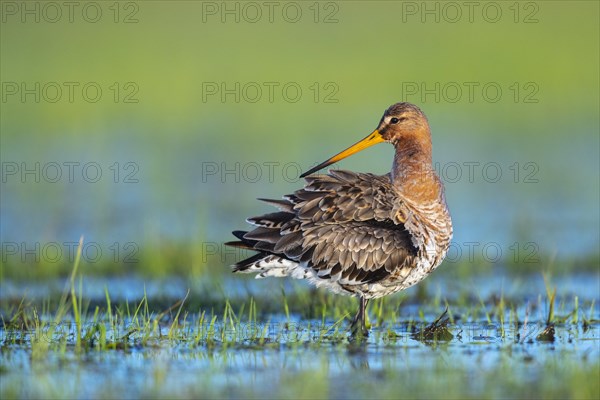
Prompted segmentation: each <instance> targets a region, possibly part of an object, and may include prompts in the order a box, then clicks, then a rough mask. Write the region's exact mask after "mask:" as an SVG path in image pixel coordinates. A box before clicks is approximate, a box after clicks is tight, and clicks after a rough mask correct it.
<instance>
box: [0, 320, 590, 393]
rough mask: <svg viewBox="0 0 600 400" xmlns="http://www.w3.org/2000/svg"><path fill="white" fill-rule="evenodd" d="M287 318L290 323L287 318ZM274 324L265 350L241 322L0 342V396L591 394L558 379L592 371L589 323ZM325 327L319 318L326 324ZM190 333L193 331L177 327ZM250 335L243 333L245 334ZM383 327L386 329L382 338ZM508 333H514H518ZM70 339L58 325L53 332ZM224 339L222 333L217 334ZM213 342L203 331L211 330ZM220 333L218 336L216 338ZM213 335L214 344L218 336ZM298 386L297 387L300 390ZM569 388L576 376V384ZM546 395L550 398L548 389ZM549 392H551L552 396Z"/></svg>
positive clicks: (586, 375)
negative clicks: (426, 327)
mask: <svg viewBox="0 0 600 400" xmlns="http://www.w3.org/2000/svg"><path fill="white" fill-rule="evenodd" d="M292 319H293V320H294V319H296V318H295V317H293V316H292ZM284 321H285V320H284V319H276V318H274V319H273V320H272V321H271V324H272V326H271V328H269V329H267V330H266V332H267V335H266V337H264V338H266V340H265V342H264V343H262V342H259V341H258V340H249V337H248V336H245V334H243V333H241V332H240V331H241V330H243V328H244V326H243V324H242V325H238V326H237V332H236V331H235V330H233V329H224V330H221V329H217V330H216V331H215V332H216V334H215V337H217V338H216V339H214V337H213V338H211V339H210V340H209V338H208V337H206V336H205V337H203V336H202V335H199V339H198V340H189V339H182V340H181V341H177V340H170V339H167V338H166V335H167V333H168V327H166V326H163V327H161V334H162V335H163V338H162V339H159V338H158V337H159V336H160V335H155V338H154V339H152V340H150V341H148V342H146V343H145V344H144V345H141V344H140V343H141V342H140V339H139V338H136V337H135V334H134V335H132V336H130V344H129V346H128V347H127V348H124V349H121V350H108V351H96V350H93V349H92V350H89V351H84V352H77V351H75V349H74V347H73V341H72V339H71V340H67V343H70V344H67V347H66V349H65V350H63V351H60V350H53V351H50V352H49V353H47V354H46V355H45V356H44V358H43V359H39V360H36V359H35V358H32V357H31V348H30V345H31V340H32V339H33V336H30V337H28V338H27V339H26V341H25V342H24V343H23V344H19V345H14V344H9V343H10V341H11V340H10V338H9V335H7V331H6V330H0V335H1V336H0V337H1V339H2V353H1V355H0V357H1V361H2V363H1V364H2V370H1V372H0V373H1V375H0V376H1V377H2V391H1V392H2V397H3V398H9V397H13V396H14V397H28V398H40V397H69V398H70V397H78V398H97V397H103V398H114V397H120V398H123V397H124V398H128V397H140V396H141V397H148V396H150V397H154V396H169V397H190V396H199V397H205V398H208V397H245V398H248V397H251V398H258V397H261V398H262V397H266V398H274V397H297V396H300V397H311V396H317V397H323V396H327V397H332V398H358V397H372V396H374V395H375V396H376V397H380V398H398V397H401V398H404V397H415V396H417V395H419V396H424V397H448V396H450V397H452V396H453V395H455V396H456V395H461V396H467V397H502V396H515V395H522V396H523V395H527V393H529V392H531V393H538V394H540V393H545V392H547V393H549V394H552V393H554V394H560V393H571V394H573V393H575V394H577V393H578V394H583V395H586V394H587V395H592V396H593V395H594V394H597V393H598V385H597V383H596V384H594V383H593V382H592V383H590V382H587V383H586V385H587V387H584V386H582V387H579V388H578V389H574V388H573V387H572V384H579V383H576V382H570V381H569V380H568V379H575V380H580V379H582V377H583V378H585V379H589V377H590V376H592V377H593V376H594V375H593V374H594V373H596V374H597V372H598V364H599V362H598V359H599V357H600V325H598V324H597V323H596V324H593V325H591V326H589V327H587V328H586V329H583V328H582V327H581V325H570V324H567V325H558V326H557V327H556V337H555V340H554V341H553V342H547V341H541V340H537V339H536V336H537V334H538V333H539V331H540V329H543V326H542V324H540V323H535V322H533V323H531V322H530V323H529V324H528V325H526V326H522V325H521V326H520V327H519V328H518V329H516V330H515V329H513V327H511V326H509V325H508V324H506V325H504V330H503V331H502V329H500V327H501V326H500V325H499V324H488V323H484V322H478V323H470V324H459V323H457V324H454V325H450V326H449V330H450V332H451V333H452V334H453V336H454V338H453V339H451V340H449V341H439V342H433V341H432V342H423V341H419V340H417V339H415V338H414V337H413V336H412V335H411V334H410V332H409V331H408V330H407V327H406V325H397V326H389V327H387V328H386V329H373V330H372V331H371V335H370V337H369V339H368V341H367V342H365V343H349V342H348V340H347V334H346V333H345V332H338V333H333V332H332V331H329V332H328V333H325V334H324V335H323V333H324V332H325V330H322V329H320V328H321V327H322V326H321V322H320V321H304V322H300V321H298V322H297V323H293V322H292V323H291V324H287V323H286V322H284ZM333 324H334V322H333V321H327V324H326V325H328V326H332V325H333ZM185 332H187V337H188V338H193V337H196V336H198V332H199V331H198V329H197V327H196V328H194V327H190V328H188V329H186V330H185ZM248 332H249V331H248ZM390 332H394V334H395V335H393V338H392V337H391V335H390ZM517 333H518V334H520V335H519V336H517ZM65 334H66V336H67V337H69V330H68V329H63V330H62V331H61V335H65ZM222 335H224V336H222ZM210 336H211V337H212V335H210ZM219 338H221V339H219ZM222 338H225V340H224V341H223V340H222ZM299 379H302V382H303V383H300V381H299ZM577 382H579V381H577ZM553 391H554V392H553ZM558 397H560V396H558Z"/></svg>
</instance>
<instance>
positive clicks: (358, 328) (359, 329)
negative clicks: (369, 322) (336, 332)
mask: <svg viewBox="0 0 600 400" xmlns="http://www.w3.org/2000/svg"><path fill="white" fill-rule="evenodd" d="M368 303H369V300H368V299H365V298H364V297H363V296H360V306H359V307H358V312H357V313H356V316H355V317H354V320H353V321H352V325H350V329H351V331H352V336H360V337H367V336H369V330H368V329H367V327H366V325H365V316H366V312H367V304H368Z"/></svg>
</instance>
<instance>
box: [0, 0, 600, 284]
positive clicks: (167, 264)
mask: <svg viewBox="0 0 600 400" xmlns="http://www.w3.org/2000/svg"><path fill="white" fill-rule="evenodd" d="M24 4H25V3H22V2H5V1H3V2H2V25H1V32H0V33H1V35H0V45H1V50H0V56H1V57H0V59H1V61H0V75H1V81H2V102H1V103H0V106H1V110H0V117H1V119H0V129H1V150H0V155H1V159H2V174H3V175H2V182H1V185H2V190H1V194H0V213H1V225H0V233H1V235H2V246H3V247H2V261H1V265H0V267H1V268H0V272H1V273H0V276H1V278H2V279H3V280H7V279H9V280H12V279H28V280H29V279H42V278H47V277H53V276H56V275H58V274H61V273H64V272H65V271H68V270H69V268H70V265H71V264H72V262H71V259H70V257H69V256H68V249H69V248H70V247H69V246H71V245H70V243H73V242H77V241H78V240H79V237H80V236H81V235H84V237H85V241H86V243H94V244H95V245H94V247H90V249H89V251H90V253H89V254H87V258H86V255H85V254H84V261H85V262H84V264H83V265H84V270H83V271H84V273H86V274H100V275H102V274H114V273H120V274H129V273H135V274H146V275H150V276H155V275H165V274H178V275H182V276H186V277H190V276H191V277H197V276H201V275H202V274H205V273H216V274H219V273H221V272H225V273H227V272H228V270H227V269H226V268H224V267H223V266H224V265H227V264H230V263H232V262H234V261H235V260H236V259H238V258H240V257H243V256H244V255H246V254H239V253H236V252H231V251H229V250H225V249H224V248H223V247H222V244H221V243H222V242H224V241H227V240H229V239H230V236H229V232H230V231H231V230H233V229H240V228H244V227H245V223H244V219H245V218H246V217H247V216H250V215H255V214H259V213H262V212H265V211H267V210H268V207H267V206H265V205H262V204H260V203H258V202H256V201H255V200H254V199H255V198H257V197H273V198H278V197H279V196H281V195H282V194H285V193H289V192H291V191H293V190H295V189H297V188H299V187H301V186H302V182H301V181H300V180H299V179H298V174H299V172H300V170H306V169H308V168H309V167H311V166H312V165H314V164H315V163H317V162H320V161H322V160H324V159H325V158H326V157H329V156H331V155H333V154H334V153H335V152H337V151H339V150H341V149H343V148H345V147H346V146H348V145H350V144H352V143H354V142H355V141H357V140H358V139H360V138H362V137H364V136H365V135H366V134H367V133H369V132H370V131H371V130H372V129H373V128H374V127H375V125H376V124H377V122H378V121H379V118H380V116H381V114H382V112H383V111H384V109H385V108H386V107H388V106H389V105H390V104H392V103H394V102H397V101H402V100H406V101H410V102H413V103H416V104H417V105H419V106H420V107H421V108H422V109H423V110H424V111H425V113H426V114H427V115H428V117H429V120H430V124H431V127H432V132H433V141H434V159H435V161H436V162H437V163H438V164H437V167H438V169H439V170H440V173H441V175H442V178H443V179H444V180H445V181H446V196H447V200H448V204H449V207H450V209H451V212H452V216H453V220H454V226H455V246H456V248H455V249H456V251H457V253H453V260H451V261H455V262H461V263H470V268H471V269H472V270H473V271H477V269H478V268H483V266H484V265H488V266H489V265H490V264H491V265H494V266H495V265H500V264H502V265H504V264H517V265H523V264H528V265H529V267H532V268H533V269H534V270H535V269H540V270H541V269H544V268H553V267H552V266H553V265H558V264H559V263H558V262H557V260H558V261H560V262H561V263H562V264H564V265H566V268H567V269H568V270H577V269H585V268H587V269H590V268H591V269H594V270H597V269H598V261H597V260H598V252H599V251H598V243H599V240H600V238H599V221H600V217H599V207H598V204H599V200H600V195H599V172H598V171H599V168H598V167H599V148H600V143H599V135H598V132H599V111H598V110H599V106H600V104H599V48H600V46H599V25H598V24H599V22H598V18H599V17H598V16H599V3H598V2H593V1H592V2H590V1H548V2H512V1H511V2H491V3H490V2H478V3H477V4H478V5H476V6H475V7H474V8H473V9H472V14H471V15H469V9H468V8H467V7H466V6H464V5H463V3H461V2H454V3H452V2H451V3H447V2H427V3H423V2H394V1H374V2H367V1H338V2H316V3H315V2H314V1H310V2H276V3H274V4H275V5H274V6H273V7H274V8H273V9H272V14H271V15H269V8H268V6H265V5H264V3H262V2H227V3H222V2H201V1H173V2H171V1H151V2H121V3H114V2H96V3H93V4H92V5H90V3H87V2H81V3H77V5H76V6H75V8H74V10H73V14H72V18H71V16H70V15H69V10H68V8H66V7H65V6H61V3H54V4H58V7H59V10H60V11H59V12H61V13H62V16H60V17H59V15H58V14H57V8H56V6H53V5H50V6H48V4H49V3H46V2H32V3H29V4H28V5H27V6H26V5H24ZM36 4H37V6H36ZM24 7H29V8H28V9H27V10H33V11H31V12H30V13H27V12H24V10H25V8H24ZM36 7H37V8H36ZM53 7H54V8H53ZM425 7H427V8H425ZM36 10H37V11H36ZM98 10H100V12H101V14H97V11H98ZM227 10H229V11H231V13H227V12H226V13H225V14H222V12H223V11H227ZM257 10H260V15H258V14H257ZM298 10H300V13H301V14H298ZM427 10H430V11H431V10H433V11H432V12H431V13H428V12H427ZM498 10H499V12H500V14H498ZM457 12H460V14H457ZM36 18H37V19H39V21H36ZM55 19H56V20H57V21H56V22H52V21H53V20H55ZM95 19H98V20H97V22H90V21H93V20H95ZM236 19H237V21H236ZM296 19H297V22H292V21H294V20H296ZM271 20H272V21H271ZM115 21H116V22H115ZM69 82H71V83H69ZM222 83H224V84H225V85H226V88H228V89H233V92H232V93H229V94H226V95H224V97H222V93H221V89H222V87H221V84H222ZM236 84H239V90H237V93H236ZM36 85H39V86H36ZM69 85H70V86H69ZM86 85H87V86H86ZM269 85H270V86H269ZM286 85H287V86H286ZM57 87H58V88H60V89H61V91H62V92H61V93H60V94H59V93H58V92H57ZM68 87H73V88H74V89H73V96H72V98H70V97H69V90H68ZM84 87H85V88H86V89H85V90H84ZM98 87H99V88H100V89H101V90H102V95H101V96H99V97H98V99H97V101H95V97H96V92H95V89H96V88H98ZM257 87H258V88H260V89H261V90H262V93H260V94H259V93H258V92H257V91H256V88H257ZM269 87H273V88H274V91H273V97H272V98H269V89H268V88H269ZM284 87H285V88H286V91H283V88H284ZM468 87H473V88H474V91H473V95H472V97H471V98H470V96H469V91H468ZM297 88H300V89H301V91H302V93H301V94H297V93H296V89H297ZM457 88H459V89H461V92H457ZM484 88H485V90H484ZM497 88H500V90H501V93H500V94H498V93H496V92H495V90H496V89H497ZM27 90H30V93H29V94H27V93H24V92H26V91H27ZM215 90H216V91H217V93H214V94H213V92H212V91H215ZM36 97H39V99H37V98H36ZM236 97H237V98H236ZM38 100H39V101H38ZM392 155H393V152H392V148H391V146H387V145H385V146H384V145H381V146H378V147H376V148H372V149H369V150H367V151H365V152H364V153H361V154H360V155H357V156H355V157H352V158H350V159H348V160H345V161H344V162H343V163H341V164H340V165H339V167H341V168H348V169H352V170H359V171H370V172H375V173H386V172H387V171H388V170H389V167H390V165H391V158H392ZM36 163H39V164H36ZM37 165H39V167H38V166H37ZM57 165H58V166H59V170H60V172H61V176H60V178H57V175H56V171H57V168H56V166H57ZM68 165H72V166H73V167H72V168H73V170H72V171H73V172H74V175H73V179H69V174H68V173H69V167H68ZM470 165H471V166H472V167H469V166H470ZM84 166H86V170H85V171H84ZM470 168H473V169H470ZM25 169H30V170H34V171H35V170H36V169H37V172H33V173H24V170H25ZM98 170H99V171H101V173H102V175H101V176H100V177H98V178H97V181H95V180H96V173H97V171H98ZM498 171H499V172H500V173H501V176H499V177H498V178H497V172H498ZM470 172H473V175H470ZM86 174H87V175H86ZM55 178H56V179H55ZM53 180H56V182H52V181H53ZM71 180H72V182H71ZM92 181H95V182H92ZM470 243H475V244H470ZM490 244H491V247H492V248H491V252H490V253H487V254H485V253H482V249H483V248H484V247H486V245H487V247H486V248H488V249H489V248H490ZM98 248H99V249H100V250H101V255H100V256H98V255H97V253H96V251H97V249H98ZM469 248H474V249H475V251H474V255H475V257H474V258H473V259H471V258H469V257H468V253H469ZM498 248H499V249H500V250H501V252H502V254H501V256H499V257H496V255H495V253H494V250H495V249H498ZM32 249H33V250H32ZM56 249H59V251H62V254H57V253H56ZM530 255H533V256H535V257H534V258H528V256H530ZM94 261H95V262H94ZM530 261H532V262H530ZM447 263H448V262H447Z"/></svg>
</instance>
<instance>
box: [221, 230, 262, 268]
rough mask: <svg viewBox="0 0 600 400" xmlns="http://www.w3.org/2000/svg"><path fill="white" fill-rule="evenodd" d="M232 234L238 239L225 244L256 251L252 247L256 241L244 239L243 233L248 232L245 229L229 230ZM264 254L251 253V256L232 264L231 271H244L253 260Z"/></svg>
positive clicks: (255, 260) (257, 259) (260, 257)
mask: <svg viewBox="0 0 600 400" xmlns="http://www.w3.org/2000/svg"><path fill="white" fill-rule="evenodd" d="M231 233H233V235H234V236H235V237H236V238H238V239H240V240H239V241H232V242H226V243H225V245H226V246H231V247H237V248H240V249H247V250H254V251H258V250H256V249H255V248H254V245H255V244H257V243H258V241H256V240H249V239H244V235H245V234H246V233H248V232H246V231H233V232H231ZM265 256H266V254H265V253H262V252H261V253H258V254H255V255H253V256H252V257H249V258H246V259H245V260H242V261H238V262H237V263H235V264H233V265H232V266H231V267H232V268H233V272H239V271H245V270H247V269H248V268H250V267H251V266H252V265H253V264H254V263H255V262H257V261H259V260H260V259H262V258H264V257H265Z"/></svg>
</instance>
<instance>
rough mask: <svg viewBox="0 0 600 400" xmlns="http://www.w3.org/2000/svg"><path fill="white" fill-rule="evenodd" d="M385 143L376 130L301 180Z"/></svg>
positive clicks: (304, 175)
mask: <svg viewBox="0 0 600 400" xmlns="http://www.w3.org/2000/svg"><path fill="white" fill-rule="evenodd" d="M384 141H385V140H384V139H383V137H382V136H381V134H380V133H379V131H378V130H377V129H375V130H374V131H373V133H371V134H370V135H369V136H367V137H366V138H364V139H363V140H361V141H360V142H358V143H355V144H353V145H352V146H350V147H348V148H347V149H346V150H344V151H342V152H341V153H339V154H336V155H335V156H333V157H331V158H330V159H329V160H327V161H324V162H322V163H321V164H319V165H317V166H316V167H314V168H311V169H310V170H309V171H307V172H305V173H303V174H302V175H300V178H304V177H306V176H308V175H310V174H312V173H313V172H316V171H318V170H320V169H322V168H325V167H327V166H328V165H331V164H333V163H336V162H338V161H340V160H343V159H344V158H346V157H348V156H351V155H352V154H354V153H358V152H359V151H361V150H364V149H366V148H367V147H371V146H373V145H374V144H377V143H381V142H384Z"/></svg>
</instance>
